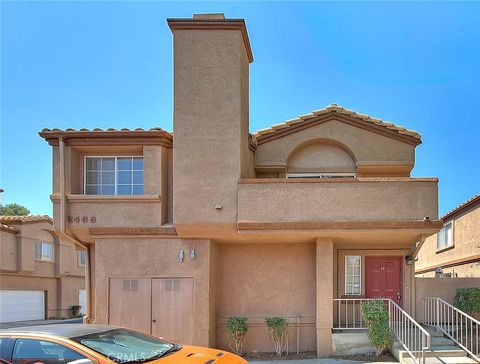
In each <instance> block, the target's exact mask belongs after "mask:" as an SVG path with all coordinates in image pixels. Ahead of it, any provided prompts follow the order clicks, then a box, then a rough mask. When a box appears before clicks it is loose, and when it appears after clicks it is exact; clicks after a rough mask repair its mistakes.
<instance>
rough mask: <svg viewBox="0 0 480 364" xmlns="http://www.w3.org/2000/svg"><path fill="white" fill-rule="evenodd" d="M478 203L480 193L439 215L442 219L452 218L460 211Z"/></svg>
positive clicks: (479, 202) (479, 203) (479, 201)
mask: <svg viewBox="0 0 480 364" xmlns="http://www.w3.org/2000/svg"><path fill="white" fill-rule="evenodd" d="M478 205H480V194H478V195H475V196H473V197H472V198H470V199H468V200H467V201H465V202H464V203H462V204H460V205H458V206H457V207H455V208H454V209H453V210H450V211H448V212H447V213H446V214H445V215H443V216H442V217H441V219H442V220H443V221H445V220H448V219H450V218H453V217H455V216H457V215H459V214H460V213H462V212H464V211H465V210H467V209H469V208H471V207H476V206H478Z"/></svg>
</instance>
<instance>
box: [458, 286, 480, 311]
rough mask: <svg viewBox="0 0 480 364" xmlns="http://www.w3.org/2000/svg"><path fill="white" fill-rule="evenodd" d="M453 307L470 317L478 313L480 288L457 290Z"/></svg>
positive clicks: (479, 309)
mask: <svg viewBox="0 0 480 364" xmlns="http://www.w3.org/2000/svg"><path fill="white" fill-rule="evenodd" d="M453 305H454V306H455V307H456V308H458V309H459V310H462V311H463V312H465V313H467V314H469V315H471V316H473V314H474V313H480V288H457V293H456V294H455V301H454V303H453Z"/></svg>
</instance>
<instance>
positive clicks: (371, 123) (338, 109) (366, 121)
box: [252, 104, 422, 145]
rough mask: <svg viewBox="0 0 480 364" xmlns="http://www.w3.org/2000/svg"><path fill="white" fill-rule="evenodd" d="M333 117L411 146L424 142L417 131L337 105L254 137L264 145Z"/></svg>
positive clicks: (257, 133)
mask: <svg viewBox="0 0 480 364" xmlns="http://www.w3.org/2000/svg"><path fill="white" fill-rule="evenodd" d="M332 117H336V118H339V119H340V120H341V121H344V122H348V123H349V124H352V125H354V126H358V127H362V128H365V129H369V130H371V131H374V132H378V133H381V134H383V135H386V136H389V137H393V138H395V139H400V140H402V141H405V142H407V143H409V144H413V145H418V144H421V142H422V141H421V136H420V134H419V133H417V132H416V131H413V130H409V129H406V128H404V127H403V126H398V125H395V124H392V123H390V122H388V121H383V120H380V119H377V118H373V117H371V116H368V115H364V114H359V113H357V112H355V111H353V110H349V109H345V108H343V107H342V106H339V105H337V104H331V105H329V106H327V107H325V108H323V109H320V110H315V111H312V112H311V113H309V114H305V115H300V116H299V117H298V118H296V119H291V120H287V121H285V122H283V123H280V124H276V125H272V126H271V127H269V128H266V129H261V130H258V131H256V132H255V133H253V134H252V136H253V138H254V139H255V141H256V142H257V144H262V143H265V142H267V141H269V140H272V139H276V138H278V137H281V136H284V135H288V134H290V133H293V132H295V131H300V130H303V129H305V128H308V127H310V126H315V125H317V124H320V123H322V122H326V121H329V120H332V119H333V118H332Z"/></svg>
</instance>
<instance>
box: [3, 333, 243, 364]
mask: <svg viewBox="0 0 480 364" xmlns="http://www.w3.org/2000/svg"><path fill="white" fill-rule="evenodd" d="M0 358H1V359H0V362H2V363H3V364H54V363H55V364H105V363H122V364H127V363H151V364H172V363H180V364H182V363H192V364H197V363H198V364H246V363H247V361H246V360H244V359H243V358H241V357H239V356H237V355H234V354H232V353H228V352H226V351H221V350H216V349H208V348H199V347H195V346H186V345H185V346H182V345H178V344H173V343H170V342H168V341H165V340H163V339H159V338H156V337H153V336H150V335H146V334H142V333H140V332H138V331H133V330H129V329H124V328H121V327H113V326H101V325H81V324H59V325H42V326H30V327H22V328H17V329H7V330H2V332H0Z"/></svg>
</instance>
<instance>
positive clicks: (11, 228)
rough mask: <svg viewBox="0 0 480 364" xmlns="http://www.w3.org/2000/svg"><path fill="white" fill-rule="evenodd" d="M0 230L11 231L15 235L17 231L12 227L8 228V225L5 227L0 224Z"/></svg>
mask: <svg viewBox="0 0 480 364" xmlns="http://www.w3.org/2000/svg"><path fill="white" fill-rule="evenodd" d="M0 230H5V231H11V232H13V233H16V232H17V231H18V230H17V229H15V228H14V227H13V226H8V225H5V224H0Z"/></svg>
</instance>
